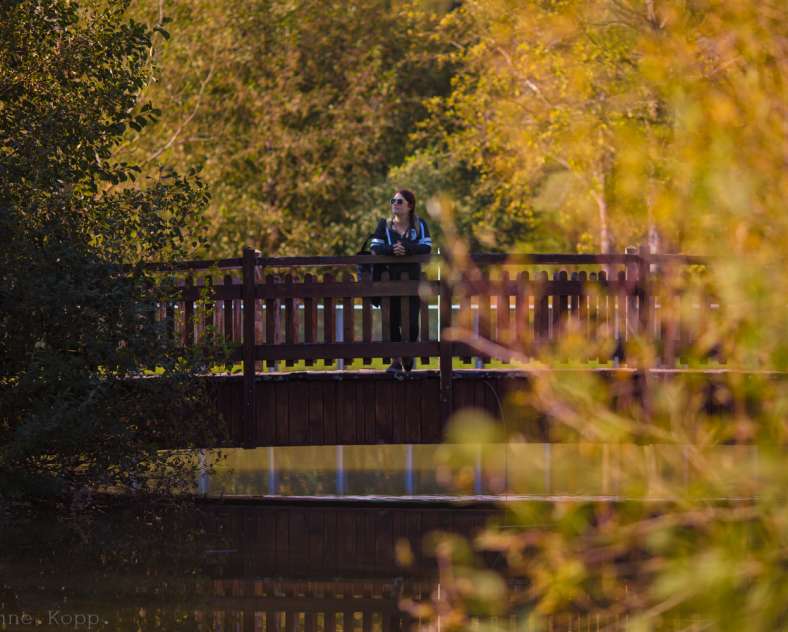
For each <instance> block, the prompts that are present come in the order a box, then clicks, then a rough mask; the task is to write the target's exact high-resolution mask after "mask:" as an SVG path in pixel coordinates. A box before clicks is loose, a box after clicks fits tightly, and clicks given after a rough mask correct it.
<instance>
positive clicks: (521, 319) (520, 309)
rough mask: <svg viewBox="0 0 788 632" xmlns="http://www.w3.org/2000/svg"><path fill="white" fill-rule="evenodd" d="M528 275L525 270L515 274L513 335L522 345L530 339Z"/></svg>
mask: <svg viewBox="0 0 788 632" xmlns="http://www.w3.org/2000/svg"><path fill="white" fill-rule="evenodd" d="M529 312H530V310H529V277H528V273H527V272H520V273H518V274H517V292H516V293H515V302H514V322H515V325H514V336H515V340H516V341H517V342H518V344H519V345H522V346H524V345H525V344H526V343H527V342H529V339H530V335H529V334H530V331H529V322H528V321H529Z"/></svg>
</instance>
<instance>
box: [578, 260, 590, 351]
mask: <svg viewBox="0 0 788 632" xmlns="http://www.w3.org/2000/svg"><path fill="white" fill-rule="evenodd" d="M577 280H578V281H579V282H580V291H579V292H578V295H577V303H578V305H577V321H578V323H577V327H578V331H579V332H580V335H581V336H584V337H585V338H588V335H589V327H588V292H586V287H587V286H588V285H587V283H588V281H587V275H586V273H585V272H580V273H579V274H578V275H577Z"/></svg>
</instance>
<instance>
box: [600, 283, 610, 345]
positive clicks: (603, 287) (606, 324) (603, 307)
mask: <svg viewBox="0 0 788 632" xmlns="http://www.w3.org/2000/svg"><path fill="white" fill-rule="evenodd" d="M597 287H598V288H599V296H598V300H597V314H598V315H599V318H598V323H599V329H598V331H599V333H600V337H601V339H602V340H605V341H607V342H608V343H609V342H610V341H611V338H612V336H613V331H612V327H611V324H610V319H611V312H612V310H613V296H612V294H611V291H612V288H611V287H610V282H609V281H608V278H607V272H606V271H605V270H600V271H599V284H598V286H597Z"/></svg>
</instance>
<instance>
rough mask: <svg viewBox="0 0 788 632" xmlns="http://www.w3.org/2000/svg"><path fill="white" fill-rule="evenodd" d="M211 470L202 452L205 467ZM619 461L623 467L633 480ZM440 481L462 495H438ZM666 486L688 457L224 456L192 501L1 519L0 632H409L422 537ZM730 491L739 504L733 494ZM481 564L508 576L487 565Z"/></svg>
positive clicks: (725, 465) (529, 447) (360, 450)
mask: <svg viewBox="0 0 788 632" xmlns="http://www.w3.org/2000/svg"><path fill="white" fill-rule="evenodd" d="M213 457H214V455H213V454H211V453H206V454H204V455H203V458H204V462H205V463H206V464H207V463H209V462H210V460H211V459H212V458H213ZM706 458H707V459H708V463H712V464H713V466H714V468H715V471H716V472H717V473H718V475H719V477H720V478H721V479H724V477H725V476H726V472H731V473H733V472H738V473H739V474H741V472H742V469H743V468H744V469H751V470H753V471H754V470H755V468H756V467H757V452H756V450H755V448H753V447H749V446H723V447H719V448H715V449H714V450H713V451H710V452H709V453H708V454H706ZM448 463H451V464H452V465H453V468H452V469H451V470H449V469H447V468H446V467H445V466H446V464H448ZM621 463H627V464H629V465H628V469H627V471H622V469H621V467H619V465H620V464H621ZM632 463H640V464H641V466H640V467H638V468H633V467H632V465H631V464H632ZM449 474H451V475H452V480H453V482H455V483H459V484H460V488H459V489H454V488H449V487H447V486H446V482H447V481H448V480H449ZM666 476H667V477H673V478H674V480H676V481H679V482H680V483H682V484H684V485H687V486H691V485H692V469H691V467H690V463H689V461H688V455H687V449H686V448H684V447H682V446H636V445H625V444H620V445H598V444H587V445H583V444H553V445H551V444H526V443H523V444H509V445H476V446H430V445H422V446H409V445H399V446H363V447H362V446H330V447H319V448H314V447H313V448H304V447H292V448H276V449H265V448H263V449H256V450H232V451H229V453H228V458H227V459H225V460H224V461H222V462H221V463H220V464H219V465H218V466H217V469H216V471H215V472H214V473H212V474H208V473H204V474H203V476H201V477H200V479H199V480H198V481H196V484H195V491H196V492H198V493H201V494H202V495H203V498H204V499H203V500H201V501H198V502H197V504H196V505H189V506H186V507H184V506H169V507H167V506H160V507H156V508H152V507H144V506H143V507H141V506H132V505H129V504H127V503H124V502H121V501H112V502H111V503H110V504H109V505H108V506H107V507H105V508H104V510H103V511H101V512H90V513H89V512H86V511H84V510H82V509H80V508H79V507H76V506H75V507H71V508H70V509H66V510H61V511H59V512H57V513H54V512H46V511H38V512H35V513H33V514H32V515H28V516H26V517H19V516H16V515H15V516H13V518H12V517H10V515H9V516H4V518H3V522H2V523H0V542H2V547H1V548H0V630H31V629H34V630H61V631H62V630H106V631H115V630H117V631H121V632H125V631H147V630H206V631H208V630H214V631H217V632H220V631H229V630H232V631H238V632H253V631H258V632H263V631H265V632H272V631H274V630H276V631H282V632H285V631H287V632H350V631H351V630H352V631H353V632H367V631H369V632H388V631H392V632H395V631H398V630H405V629H411V628H413V627H414V626H415V628H416V629H418V628H419V625H420V622H419V621H418V620H417V619H411V618H409V617H408V615H407V614H406V613H404V612H403V611H402V610H401V608H400V606H401V604H402V603H403V600H406V599H414V600H417V601H418V600H425V599H429V598H430V597H431V596H435V595H437V594H439V593H440V590H441V583H440V581H439V575H438V572H437V569H436V564H435V561H434V559H433V558H432V556H431V553H430V551H431V548H430V547H431V544H430V542H431V537H430V534H431V533H433V532H435V531H437V530H440V531H449V532H455V533H458V534H460V535H463V536H465V537H471V536H473V534H475V533H477V532H478V531H479V530H480V529H482V528H483V527H484V525H485V524H486V523H487V522H488V521H490V520H496V521H498V522H503V524H504V526H506V522H505V521H506V520H507V518H506V515H505V514H504V513H502V512H500V511H499V510H498V509H496V507H497V506H499V505H496V504H494V503H492V502H489V501H490V500H491V499H493V498H494V499H496V500H498V501H504V502H505V501H516V500H520V501H525V502H534V501H552V500H556V499H566V498H575V499H592V500H609V499H617V498H626V497H628V495H629V494H634V493H636V492H637V493H639V494H640V497H642V498H643V499H645V500H646V501H648V500H658V499H659V498H660V493H661V491H660V490H661V488H660V487H659V485H657V483H656V481H658V480H659V479H661V478H664V477H666ZM734 479H735V477H732V480H734ZM729 491H730V494H731V497H735V495H736V493H737V490H736V489H735V487H731V488H730V490H729ZM480 501H482V502H480ZM486 561H487V563H488V564H489V565H490V566H492V567H494V568H495V567H498V568H501V567H502V566H503V564H502V563H501V560H497V559H495V557H494V555H493V556H488V558H487V560H486ZM513 588H514V589H515V590H519V589H521V588H522V587H518V586H513ZM498 623H499V624H500V625H501V626H502V627H509V628H512V629H515V628H516V629H524V628H523V627H522V625H520V624H517V623H514V622H508V621H499V622H498ZM625 623H626V622H613V623H612V624H611V622H600V621H595V620H591V619H589V620H582V619H578V618H576V617H569V618H565V620H562V619H561V618H558V619H556V620H555V621H554V622H553V623H551V625H553V628H552V629H554V630H570V629H571V630H575V629H581V630H586V629H587V630H596V629H598V628H599V626H600V625H601V626H602V627H604V628H605V629H616V630H617V629H623V627H624V625H625ZM518 625H519V627H518ZM605 626H607V627H605ZM599 629H602V628H599Z"/></svg>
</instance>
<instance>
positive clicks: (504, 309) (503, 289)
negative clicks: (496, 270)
mask: <svg viewBox="0 0 788 632" xmlns="http://www.w3.org/2000/svg"><path fill="white" fill-rule="evenodd" d="M510 288H511V286H510V284H509V272H508V271H507V270H504V271H503V272H501V283H500V285H499V292H498V295H497V306H496V307H497V310H496V311H497V314H496V315H497V318H496V320H497V329H498V331H497V332H496V337H495V339H496V341H497V342H498V343H499V344H502V345H504V346H508V345H510V344H511V342H512V332H511V323H510V318H509V296H510V294H511V293H510V291H509V290H510Z"/></svg>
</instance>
